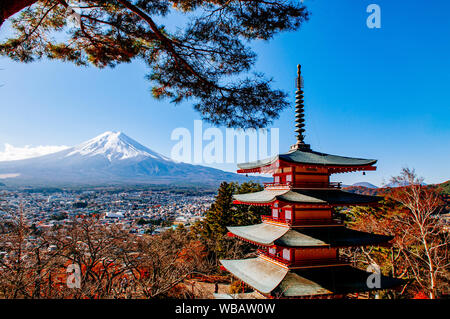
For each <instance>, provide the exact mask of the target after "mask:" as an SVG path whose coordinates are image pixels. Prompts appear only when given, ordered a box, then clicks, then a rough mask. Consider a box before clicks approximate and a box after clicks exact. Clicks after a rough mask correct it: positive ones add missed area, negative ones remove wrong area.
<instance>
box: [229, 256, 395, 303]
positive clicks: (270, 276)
mask: <svg viewBox="0 0 450 319" xmlns="http://www.w3.org/2000/svg"><path fill="white" fill-rule="evenodd" d="M221 263H222V264H223V266H224V267H225V268H226V269H227V270H228V271H229V272H231V273H232V274H233V275H234V276H236V277H237V278H239V279H241V280H242V281H244V282H246V283H247V284H248V285H249V286H251V287H253V288H254V289H256V290H258V291H259V292H261V293H263V294H265V295H271V296H274V297H287V298H289V297H296V298H298V297H314V296H326V295H336V294H338V295H345V294H348V293H356V292H363V291H367V290H368V288H367V284H366V281H367V276H368V273H367V272H365V271H363V270H360V269H356V268H353V267H351V266H331V267H312V268H302V269H289V268H287V267H281V266H280V265H278V264H276V263H274V262H272V261H271V260H269V259H267V258H265V257H262V256H259V257H256V258H249V259H238V260H222V261H221ZM380 281H381V287H380V289H389V288H393V287H396V286H398V285H399V284H401V280H399V279H395V278H391V277H387V276H381V280H380Z"/></svg>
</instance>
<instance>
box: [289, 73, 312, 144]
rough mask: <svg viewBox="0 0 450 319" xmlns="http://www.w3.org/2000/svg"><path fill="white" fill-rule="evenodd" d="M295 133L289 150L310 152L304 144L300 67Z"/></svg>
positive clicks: (296, 93)
mask: <svg viewBox="0 0 450 319" xmlns="http://www.w3.org/2000/svg"><path fill="white" fill-rule="evenodd" d="M295 122H297V124H295V127H296V129H295V132H296V133H297V143H295V144H294V145H292V146H291V150H310V149H311V148H310V147H309V145H308V144H305V135H304V133H305V110H304V105H303V78H302V75H301V65H300V64H299V65H297V91H296V92H295Z"/></svg>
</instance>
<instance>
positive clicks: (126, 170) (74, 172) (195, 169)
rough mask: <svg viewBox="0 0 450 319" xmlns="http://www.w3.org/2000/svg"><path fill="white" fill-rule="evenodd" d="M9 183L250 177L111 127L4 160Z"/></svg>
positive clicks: (0, 171)
mask: <svg viewBox="0 0 450 319" xmlns="http://www.w3.org/2000/svg"><path fill="white" fill-rule="evenodd" d="M11 174H12V176H15V177H14V178H7V179H3V180H2V181H3V182H5V183H7V184H8V185H72V184H78V185H105V184H108V185H110V184H166V183H183V184H198V183H200V184H217V183H219V182H221V181H223V180H226V181H244V180H249V178H246V177H244V176H241V175H238V174H234V173H229V172H224V171H221V170H218V169H214V168H210V167H205V166H200V165H191V164H186V163H177V162H175V161H173V160H171V159H169V158H167V157H165V156H163V155H161V154H159V153H157V152H154V151H152V150H150V149H149V148H147V147H145V146H143V145H142V144H140V143H138V142H137V141H135V140H133V139H132V138H130V137H128V136H127V135H125V134H123V133H121V132H106V133H103V134H101V135H99V136H97V137H95V138H93V139H91V140H89V141H86V142H84V143H81V144H79V145H77V146H74V147H71V148H68V149H65V150H63V151H60V152H57V153H53V154H48V155H44V156H40V157H35V158H29V159H24V160H17V161H8V162H0V176H1V175H4V176H5V175H11Z"/></svg>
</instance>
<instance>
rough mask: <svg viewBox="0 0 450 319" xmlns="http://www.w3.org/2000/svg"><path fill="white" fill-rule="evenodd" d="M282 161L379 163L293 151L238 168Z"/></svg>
mask: <svg viewBox="0 0 450 319" xmlns="http://www.w3.org/2000/svg"><path fill="white" fill-rule="evenodd" d="M279 160H282V161H285V162H288V163H297V164H306V165H321V166H370V165H373V164H375V163H376V162H377V160H374V159H364V158H354V157H345V156H339V155H331V154H326V153H320V152H315V151H311V150H300V149H296V150H292V151H290V152H288V153H285V154H279V155H275V156H273V157H269V158H266V159H263V160H258V161H254V162H248V163H240V164H238V165H237V166H238V167H239V168H240V169H242V170H249V169H255V168H260V167H263V166H268V165H271V164H274V163H275V162H277V161H279Z"/></svg>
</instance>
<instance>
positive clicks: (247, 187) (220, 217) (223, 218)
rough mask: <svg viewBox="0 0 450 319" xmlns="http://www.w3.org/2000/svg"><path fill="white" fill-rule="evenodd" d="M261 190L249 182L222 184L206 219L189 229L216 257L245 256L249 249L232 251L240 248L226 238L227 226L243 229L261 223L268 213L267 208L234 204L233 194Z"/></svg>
mask: <svg viewBox="0 0 450 319" xmlns="http://www.w3.org/2000/svg"><path fill="white" fill-rule="evenodd" d="M261 190H263V187H262V186H261V185H260V184H257V183H253V182H248V183H243V184H241V185H239V184H236V183H226V182H223V183H222V184H221V185H220V187H219V189H218V194H217V196H216V200H215V202H214V203H213V204H212V205H211V208H210V209H209V210H208V212H207V213H206V216H205V218H204V219H203V220H202V221H201V222H198V223H197V224H195V225H194V226H193V227H192V231H193V232H194V233H195V234H197V235H199V236H200V237H201V238H202V240H203V241H204V242H206V243H207V246H208V247H209V249H210V251H211V253H213V254H214V255H215V258H216V259H218V258H226V257H227V256H228V255H229V254H235V253H237V252H239V253H243V254H245V253H247V252H249V251H250V250H251V249H252V247H251V246H248V247H241V248H240V249H239V250H237V249H234V248H235V246H236V245H242V243H240V242H239V241H236V240H235V239H234V238H229V237H227V233H228V230H227V228H226V227H227V226H245V225H251V224H256V223H258V222H260V221H261V215H262V214H267V213H268V208H267V207H257V206H246V205H234V204H233V194H243V193H250V192H256V191H261Z"/></svg>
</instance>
